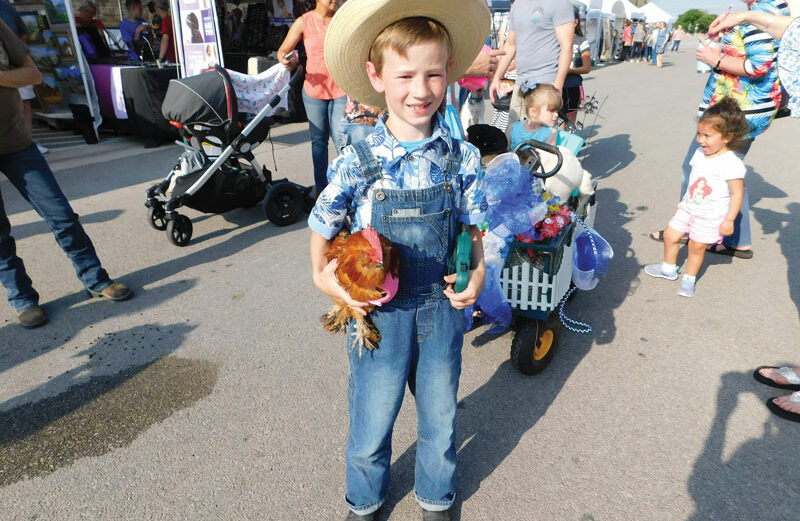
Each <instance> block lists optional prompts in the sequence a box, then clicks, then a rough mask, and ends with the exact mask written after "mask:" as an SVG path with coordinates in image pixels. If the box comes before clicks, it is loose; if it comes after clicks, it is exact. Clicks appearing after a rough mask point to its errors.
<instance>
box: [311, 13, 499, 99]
mask: <svg viewBox="0 0 800 521" xmlns="http://www.w3.org/2000/svg"><path fill="white" fill-rule="evenodd" d="M417 16H419V17H424V18H431V19H433V20H436V21H437V22H439V23H440V24H442V25H443V26H444V27H445V29H447V32H448V33H449V34H450V40H451V41H452V43H453V68H452V69H451V72H450V78H449V81H450V82H451V83H455V82H456V81H458V80H459V79H460V78H461V77H462V76H463V75H464V72H466V70H467V69H468V68H469V66H470V65H472V62H473V61H474V60H475V57H476V56H477V55H478V53H479V52H480V50H481V47H482V46H483V44H484V43H485V42H486V37H487V36H488V35H489V30H490V29H491V23H492V21H491V15H490V13H489V8H488V7H487V6H486V0H349V1H347V2H345V4H344V5H343V6H341V7H340V8H339V9H338V10H337V11H336V14H335V15H334V17H333V20H332V21H331V24H330V26H329V27H328V32H327V35H326V36H325V62H326V64H327V66H328V70H329V71H330V73H331V76H332V77H333V80H334V81H335V82H336V84H337V85H339V87H341V88H342V90H344V91H345V92H346V93H347V94H348V95H350V97H351V98H353V99H355V100H357V101H360V102H362V103H365V104H368V105H372V106H375V107H380V108H385V106H386V100H385V98H384V96H383V95H382V94H378V93H377V92H375V90H374V89H373V88H372V85H371V84H370V82H369V77H368V76H367V68H366V63H367V61H369V50H370V47H372V44H373V43H374V42H375V39H376V38H377V37H378V35H379V34H380V33H381V31H383V30H384V29H385V28H386V27H388V26H389V25H391V24H393V23H394V22H396V21H398V20H402V19H403V18H411V17H417Z"/></svg>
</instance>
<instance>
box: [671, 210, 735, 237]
mask: <svg viewBox="0 0 800 521" xmlns="http://www.w3.org/2000/svg"><path fill="white" fill-rule="evenodd" d="M724 220H725V216H724V215H722V216H721V217H713V218H709V217H700V216H698V215H695V214H693V213H691V212H689V210H687V209H686V207H685V206H684V205H683V203H681V204H679V205H678V210H677V211H676V212H675V215H673V216H672V219H670V221H669V227H670V228H672V229H673V230H676V231H679V232H681V233H687V232H688V234H689V238H690V239H691V240H693V241H695V242H701V243H703V244H719V243H720V242H722V234H721V233H719V227H720V226H721V225H722V221H724Z"/></svg>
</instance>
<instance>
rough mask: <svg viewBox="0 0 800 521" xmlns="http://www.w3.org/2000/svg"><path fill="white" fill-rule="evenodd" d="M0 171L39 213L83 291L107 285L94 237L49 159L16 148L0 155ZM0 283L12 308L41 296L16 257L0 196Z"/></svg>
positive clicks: (31, 149)
mask: <svg viewBox="0 0 800 521" xmlns="http://www.w3.org/2000/svg"><path fill="white" fill-rule="evenodd" d="M0 172H3V174H5V176H6V177H7V178H8V180H9V181H11V184H13V185H14V186H15V187H16V188H17V190H19V192H20V194H22V197H24V198H25V200H27V201H28V202H29V203H31V206H33V209H34V210H36V213H38V214H39V215H41V216H42V217H43V218H44V220H45V221H46V222H47V224H48V225H49V226H50V229H51V230H52V231H53V234H54V235H55V236H56V241H57V242H58V245H59V246H61V249H62V250H64V253H66V254H67V256H68V257H69V258H70V260H71V261H72V264H73V266H75V271H76V272H77V274H78V278H79V279H80V280H81V282H83V285H84V286H86V288H87V289H89V290H92V291H102V290H103V289H104V288H106V287H107V286H109V285H110V284H111V280H110V279H109V277H108V274H107V273H106V271H105V270H104V269H103V267H102V266H101V265H100V260H99V259H98V258H97V254H96V253H95V250H94V246H92V241H91V240H89V237H88V236H87V235H86V232H85V231H84V230H83V227H82V226H81V223H80V222H79V221H78V215H77V214H76V213H75V212H73V211H72V207H71V206H70V204H69V201H67V198H66V197H65V196H64V193H63V192H62V191H61V188H60V187H59V186H58V183H57V182H56V179H55V177H54V176H53V172H51V171H50V167H49V166H48V165H47V161H46V160H45V159H44V157H43V156H42V154H40V153H39V150H38V149H37V148H36V145H35V144H32V145H30V146H29V147H28V148H26V149H24V150H21V151H19V152H14V153H11V154H5V155H0ZM0 282H2V283H3V286H5V288H6V291H7V292H8V301H9V302H10V303H11V307H13V308H14V310H15V311H17V312H19V311H23V310H25V309H28V308H32V307H34V306H36V305H38V304H39V294H38V293H36V290H34V289H33V284H32V282H31V279H30V278H29V277H28V275H27V273H25V266H24V265H23V263H22V259H20V258H19V257H18V256H17V248H16V243H15V242H14V238H13V237H12V236H11V223H9V221H8V216H7V215H6V211H5V207H4V205H3V200H2V197H0Z"/></svg>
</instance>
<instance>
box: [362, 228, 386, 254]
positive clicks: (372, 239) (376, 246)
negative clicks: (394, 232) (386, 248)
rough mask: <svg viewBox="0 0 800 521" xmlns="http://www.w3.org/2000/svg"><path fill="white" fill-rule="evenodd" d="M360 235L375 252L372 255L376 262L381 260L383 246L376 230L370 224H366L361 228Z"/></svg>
mask: <svg viewBox="0 0 800 521" xmlns="http://www.w3.org/2000/svg"><path fill="white" fill-rule="evenodd" d="M361 235H363V236H364V238H365V239H367V242H369V245H370V246H372V250H373V252H374V253H375V255H374V257H375V259H376V260H377V261H378V262H381V261H383V247H382V246H381V238H380V236H379V235H378V232H377V231H376V230H375V228H373V227H372V226H367V227H366V228H364V229H363V230H361Z"/></svg>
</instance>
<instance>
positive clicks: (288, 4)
mask: <svg viewBox="0 0 800 521" xmlns="http://www.w3.org/2000/svg"><path fill="white" fill-rule="evenodd" d="M267 1H269V2H270V3H271V7H272V9H271V10H270V16H269V23H270V25H292V24H293V23H294V3H293V2H292V0H267Z"/></svg>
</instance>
